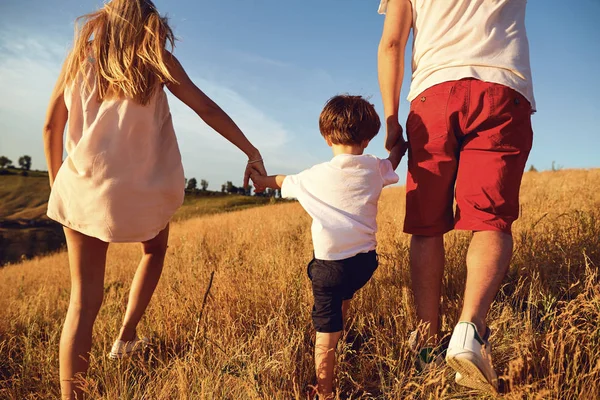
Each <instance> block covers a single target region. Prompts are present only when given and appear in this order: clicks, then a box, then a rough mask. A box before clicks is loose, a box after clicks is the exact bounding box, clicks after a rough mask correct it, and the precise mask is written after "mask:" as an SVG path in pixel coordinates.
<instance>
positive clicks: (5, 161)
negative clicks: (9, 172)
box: [0, 155, 31, 176]
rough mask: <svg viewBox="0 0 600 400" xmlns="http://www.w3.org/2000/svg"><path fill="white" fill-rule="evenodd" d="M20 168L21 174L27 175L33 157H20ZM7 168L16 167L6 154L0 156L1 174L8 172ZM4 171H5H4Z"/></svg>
mask: <svg viewBox="0 0 600 400" xmlns="http://www.w3.org/2000/svg"><path fill="white" fill-rule="evenodd" d="M18 162H19V168H20V169H21V175H23V176H27V175H28V173H27V171H29V170H31V157H30V156H28V155H24V156H21V157H19V161H18ZM7 168H15V167H14V166H13V162H12V160H11V159H10V158H8V157H6V156H0V174H4V173H6V169H7ZM2 171H4V173H2Z"/></svg>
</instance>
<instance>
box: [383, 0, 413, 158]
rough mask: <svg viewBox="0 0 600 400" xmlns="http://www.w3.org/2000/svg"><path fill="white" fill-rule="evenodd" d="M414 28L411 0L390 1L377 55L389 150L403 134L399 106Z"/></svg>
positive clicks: (386, 144)
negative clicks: (408, 44)
mask: <svg viewBox="0 0 600 400" xmlns="http://www.w3.org/2000/svg"><path fill="white" fill-rule="evenodd" d="M411 27H412V6H411V3H410V0H390V1H389V3H388V6H387V12H386V16H385V22H384V25H383V33H382V35H381V41H380V42H379V51H378V56H377V61H378V74H379V88H380V90H381V98H382V101H383V110H384V115H385V122H386V128H387V132H386V141H385V148H386V149H388V150H391V149H392V147H394V145H395V144H396V142H397V141H398V139H399V137H401V136H402V128H401V127H400V124H399V122H398V108H399V105H400V90H401V89H402V80H403V79H404V51H405V49H406V42H407V41H408V35H409V33H410V28H411Z"/></svg>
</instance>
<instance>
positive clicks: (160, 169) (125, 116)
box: [48, 63, 185, 242]
mask: <svg viewBox="0 0 600 400" xmlns="http://www.w3.org/2000/svg"><path fill="white" fill-rule="evenodd" d="M91 65H92V64H91V63H90V68H89V69H88V73H87V76H86V77H85V79H87V80H88V82H89V84H90V88H91V90H90V89H87V88H86V85H85V84H84V83H83V80H82V79H81V78H80V79H78V80H77V81H76V82H74V83H73V84H72V85H70V86H69V87H68V88H67V89H65V92H64V99H65V103H66V106H67V109H68V110H69V119H68V124H67V134H66V144H65V147H66V151H67V158H66V159H65V160H64V162H63V164H62V166H61V167H60V170H59V171H58V174H57V176H56V180H55V181H54V185H53V187H52V191H51V194H50V200H49V202H48V217H50V218H51V219H53V220H55V221H57V222H59V223H61V224H62V225H64V226H66V227H68V228H71V229H73V230H76V231H78V232H81V233H83V234H85V235H88V236H93V237H96V238H98V239H100V240H103V241H105V242H142V241H146V240H149V239H152V238H154V237H155V236H156V235H157V234H158V233H159V232H160V231H161V230H163V229H164V228H165V227H166V226H167V224H168V223H169V220H170V219H171V217H172V216H173V214H174V213H175V211H176V210H177V208H179V206H181V204H182V203H183V198H184V189H185V178H184V174H183V166H182V164H181V154H180V152H179V147H178V145H177V139H176V137H175V131H174V129H173V122H172V119H171V112H170V110H169V104H168V102H167V96H166V94H165V92H164V90H163V89H162V88H158V89H157V90H156V91H155V94H154V95H153V97H152V99H151V100H150V101H149V103H148V104H147V105H144V106H142V105H140V104H138V103H136V102H135V101H133V100H131V99H114V100H106V101H102V102H99V101H97V99H96V98H97V87H96V84H95V79H94V72H93V68H92V67H91Z"/></svg>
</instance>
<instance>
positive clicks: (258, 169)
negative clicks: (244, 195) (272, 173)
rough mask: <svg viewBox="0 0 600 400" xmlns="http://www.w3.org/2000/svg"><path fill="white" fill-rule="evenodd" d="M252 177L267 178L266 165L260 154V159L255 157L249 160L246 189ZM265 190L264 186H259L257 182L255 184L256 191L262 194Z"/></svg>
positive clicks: (245, 177) (245, 172)
mask: <svg viewBox="0 0 600 400" xmlns="http://www.w3.org/2000/svg"><path fill="white" fill-rule="evenodd" d="M251 175H260V176H267V170H266V169H265V164H264V162H263V159H262V157H260V154H259V155H258V157H256V158H254V157H253V158H252V159H250V160H248V164H246V171H244V188H247V187H248V182H249V181H250V176H251ZM264 190H265V187H264V186H260V185H257V184H256V182H254V191H256V192H258V193H260V192H263V191H264Z"/></svg>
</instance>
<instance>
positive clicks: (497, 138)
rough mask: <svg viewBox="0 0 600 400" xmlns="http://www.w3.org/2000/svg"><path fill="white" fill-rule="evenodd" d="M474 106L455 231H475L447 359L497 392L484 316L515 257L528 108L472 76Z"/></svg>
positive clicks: (466, 379) (462, 375)
mask: <svg viewBox="0 0 600 400" xmlns="http://www.w3.org/2000/svg"><path fill="white" fill-rule="evenodd" d="M469 102H470V104H469V107H468V109H467V110H471V111H470V112H469V111H466V114H465V115H464V118H463V119H462V120H463V121H464V122H465V123H466V126H465V127H464V129H463V131H464V132H466V135H465V136H464V138H463V141H462V144H461V149H460V162H459V166H458V173H457V178H456V204H457V212H456V222H455V228H456V229H461V230H469V231H473V232H475V233H474V235H473V238H472V241H471V245H470V246H469V251H468V254H467V282H466V286H465V296H464V306H463V310H462V313H461V321H460V322H459V323H458V324H457V325H456V327H455V328H454V332H453V333H452V338H451V339H450V344H449V346H448V351H447V355H446V362H447V363H448V364H449V365H450V366H451V367H452V368H454V369H455V370H456V371H457V375H456V381H457V383H459V384H461V385H465V386H468V387H471V388H475V389H479V390H482V391H487V392H495V391H496V390H497V376H496V372H495V371H494V367H493V365H492V358H491V346H490V343H489V340H488V339H489V333H490V331H489V329H487V327H486V321H485V319H486V316H487V313H488V311H489V309H490V306H491V304H492V302H493V300H494V298H495V297H496V294H497V293H498V290H499V288H500V285H501V283H502V280H503V279H504V276H505V275H506V271H507V269H508V266H509V263H510V259H511V256H512V246H513V242H512V235H511V225H512V223H513V222H514V221H515V220H516V219H517V218H518V217H519V188H520V186H521V178H522V176H523V170H524V168H525V163H526V161H527V157H528V155H529V151H530V149H531V144H532V138H533V131H532V129H531V106H530V105H529V103H528V102H527V100H526V99H525V98H524V97H523V96H522V95H520V94H519V93H517V92H515V91H514V90H512V89H509V88H507V87H504V86H502V85H498V84H493V83H486V82H481V81H476V80H474V81H470V96H469Z"/></svg>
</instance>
